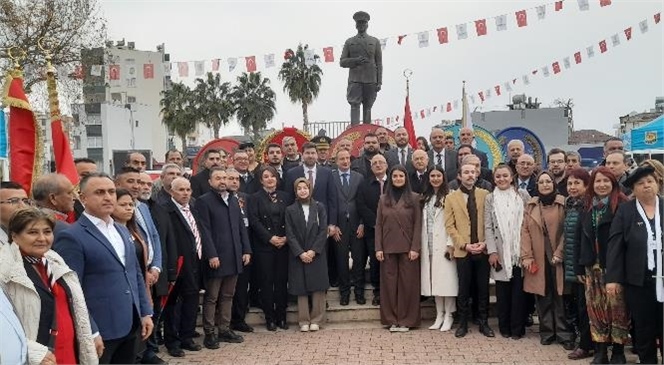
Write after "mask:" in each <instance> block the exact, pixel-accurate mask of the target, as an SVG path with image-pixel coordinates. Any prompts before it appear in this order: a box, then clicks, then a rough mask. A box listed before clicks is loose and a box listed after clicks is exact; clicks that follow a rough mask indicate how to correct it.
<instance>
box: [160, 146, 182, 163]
mask: <svg viewBox="0 0 664 365" xmlns="http://www.w3.org/2000/svg"><path fill="white" fill-rule="evenodd" d="M171 153H179V154H180V157H182V159H184V155H183V154H182V152H181V151H179V150H177V149H175V148H174V149H172V150H168V151H166V154H165V155H164V161H167V160H168V155H170V154H171Z"/></svg>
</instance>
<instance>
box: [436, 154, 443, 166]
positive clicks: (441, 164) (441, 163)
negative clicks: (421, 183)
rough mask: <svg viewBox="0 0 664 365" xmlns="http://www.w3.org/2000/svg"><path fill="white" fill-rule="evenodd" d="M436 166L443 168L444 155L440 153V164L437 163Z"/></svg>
mask: <svg viewBox="0 0 664 365" xmlns="http://www.w3.org/2000/svg"><path fill="white" fill-rule="evenodd" d="M436 165H438V166H439V167H443V155H442V154H440V153H439V154H438V162H436Z"/></svg>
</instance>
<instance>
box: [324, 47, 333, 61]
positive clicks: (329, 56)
mask: <svg viewBox="0 0 664 365" xmlns="http://www.w3.org/2000/svg"><path fill="white" fill-rule="evenodd" d="M323 55H324V57H325V62H334V48H332V47H325V48H323Z"/></svg>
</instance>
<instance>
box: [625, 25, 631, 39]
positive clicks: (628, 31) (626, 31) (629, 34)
mask: <svg viewBox="0 0 664 365" xmlns="http://www.w3.org/2000/svg"><path fill="white" fill-rule="evenodd" d="M625 37H626V38H627V40H630V39H632V27H629V28H627V29H625Z"/></svg>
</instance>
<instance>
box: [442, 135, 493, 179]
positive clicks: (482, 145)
mask: <svg viewBox="0 0 664 365" xmlns="http://www.w3.org/2000/svg"><path fill="white" fill-rule="evenodd" d="M460 129H461V126H459V125H452V126H449V127H445V129H444V130H445V134H448V133H451V134H452V135H453V136H454V139H455V140H456V141H458V140H459V130H460ZM473 131H474V132H475V142H476V143H477V145H476V146H475V148H477V149H478V150H480V151H482V152H484V153H486V157H487V160H488V162H489V168H490V169H492V168H493V165H494V164H496V165H497V164H499V163H501V162H502V161H503V153H502V150H501V148H500V144H499V143H498V140H497V139H496V137H494V136H493V134H491V132H489V131H488V130H486V129H484V128H482V127H478V126H476V125H475V126H473Z"/></svg>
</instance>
